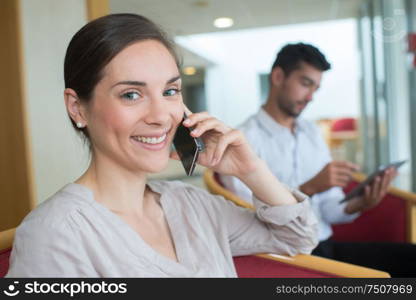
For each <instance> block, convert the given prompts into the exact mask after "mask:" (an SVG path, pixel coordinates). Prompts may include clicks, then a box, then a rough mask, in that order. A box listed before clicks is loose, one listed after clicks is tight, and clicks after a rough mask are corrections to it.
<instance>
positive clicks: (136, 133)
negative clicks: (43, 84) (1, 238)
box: [7, 14, 316, 277]
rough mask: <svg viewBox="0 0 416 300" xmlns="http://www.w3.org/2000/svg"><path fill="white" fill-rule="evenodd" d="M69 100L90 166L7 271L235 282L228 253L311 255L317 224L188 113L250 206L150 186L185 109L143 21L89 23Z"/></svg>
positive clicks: (74, 62) (23, 229)
mask: <svg viewBox="0 0 416 300" xmlns="http://www.w3.org/2000/svg"><path fill="white" fill-rule="evenodd" d="M65 87H66V88H65V91H64V98H65V105H66V108H67V112H68V115H69V118H70V120H71V122H72V124H73V126H74V128H75V129H76V130H77V131H79V132H80V134H81V135H83V136H84V138H86V139H87V140H88V142H89V143H90V149H91V154H92V155H91V162H90V165H89V167H88V169H87V170H86V171H85V173H84V174H82V175H81V176H80V177H79V178H78V179H77V180H76V181H75V182H73V183H69V184H67V185H66V186H64V187H63V188H62V189H61V190H59V191H58V192H57V193H56V194H55V195H53V196H52V197H51V198H49V199H48V200H47V201H45V202H43V203H42V204H41V205H40V206H39V207H38V208H36V209H35V210H34V211H32V212H31V213H30V214H29V215H28V216H27V217H26V218H25V219H24V220H23V222H22V224H21V225H20V226H19V227H18V228H17V231H16V237H15V240H14V245H13V251H12V254H11V264H10V270H9V272H8V274H7V276H8V277H25V276H26V277H212V276H214V277H235V276H236V271H235V268H234V264H233V260H232V256H233V255H246V254H254V253H260V252H274V253H278V254H289V255H294V254H297V253H310V252H311V250H312V249H313V248H314V247H315V245H316V219H315V218H314V216H313V214H312V212H311V210H310V206H309V201H308V199H307V197H306V196H305V195H303V194H302V193H299V192H298V191H295V190H292V191H289V190H288V189H286V188H285V187H284V186H283V185H282V184H281V183H280V182H279V181H278V180H277V179H276V178H275V177H274V176H273V175H272V173H271V172H270V171H269V169H268V168H267V166H266V165H265V163H264V162H262V161H261V160H260V159H259V158H258V157H257V156H256V155H255V154H254V152H253V151H252V149H251V148H250V146H249V145H248V143H247V141H246V139H245V137H244V136H243V135H242V134H241V132H239V131H237V130H234V129H232V128H229V127H228V126H226V125H225V124H223V123H222V122H220V121H219V120H217V119H215V118H213V117H211V116H210V115H209V114H208V113H193V114H192V113H190V112H187V114H188V116H187V119H186V120H185V121H184V122H183V123H182V124H183V125H184V126H186V127H193V128H194V130H193V131H192V132H191V135H192V136H193V137H195V138H197V137H198V138H201V139H203V141H204V144H205V151H204V152H202V153H201V155H200V156H199V158H198V163H199V164H201V165H203V166H205V167H210V168H212V169H213V170H214V171H216V172H218V173H221V174H226V175H233V176H236V177H238V178H239V179H240V180H242V181H243V182H244V183H245V184H246V185H247V186H248V187H249V188H250V189H251V190H252V192H253V195H255V196H254V203H256V205H257V207H258V208H259V209H258V210H257V211H256V212H254V211H251V210H245V209H241V208H237V207H236V206H234V205H233V204H231V203H230V202H227V201H226V200H224V199H223V198H222V197H219V196H214V195H211V194H209V193H208V192H206V191H204V190H201V189H198V188H196V187H192V186H189V185H186V184H183V183H181V182H167V181H153V182H147V180H146V176H147V174H149V173H157V172H160V171H162V170H163V169H164V168H165V167H166V166H167V164H168V160H169V159H170V158H176V157H177V155H176V154H174V153H170V146H171V144H172V140H173V136H174V134H175V131H176V128H177V127H178V125H179V124H180V123H181V122H182V117H183V115H184V112H185V111H186V108H185V106H184V104H183V101H182V95H181V78H180V73H179V64H178V59H177V56H176V54H175V51H174V48H173V46H172V43H171V42H170V41H169V39H168V38H166V36H165V35H164V34H163V32H162V31H161V30H160V29H159V28H158V27H157V26H156V25H155V24H153V23H152V22H151V21H150V20H148V19H146V18H144V17H142V16H138V15H133V14H114V15H109V16H105V17H102V18H99V19H97V20H95V21H92V22H90V23H88V24H87V25H85V26H84V27H83V28H81V29H80V31H78V32H77V33H76V34H75V36H74V37H73V38H72V40H71V42H70V44H69V46H68V49H67V53H66V58H65Z"/></svg>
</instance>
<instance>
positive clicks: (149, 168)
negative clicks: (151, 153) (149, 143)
mask: <svg viewBox="0 0 416 300" xmlns="http://www.w3.org/2000/svg"><path fill="white" fill-rule="evenodd" d="M167 167H168V160H166V162H164V161H163V162H162V161H158V162H156V163H154V164H151V165H146V166H143V168H142V170H143V171H144V172H146V173H149V174H157V173H160V172H163V171H164V170H166V168H167Z"/></svg>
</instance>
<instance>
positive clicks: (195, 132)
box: [191, 129, 199, 134]
mask: <svg viewBox="0 0 416 300" xmlns="http://www.w3.org/2000/svg"><path fill="white" fill-rule="evenodd" d="M198 132H199V130H198V129H194V130H192V131H191V133H192V134H198Z"/></svg>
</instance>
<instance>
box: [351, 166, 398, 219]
mask: <svg viewBox="0 0 416 300" xmlns="http://www.w3.org/2000/svg"><path fill="white" fill-rule="evenodd" d="M396 176H397V170H396V169H395V168H388V169H387V170H386V171H384V172H383V174H382V175H381V176H377V177H376V178H375V179H374V182H373V183H372V184H371V186H366V187H365V192H364V195H363V196H362V197H356V198H354V199H351V200H350V201H349V202H348V204H347V206H345V212H346V213H347V214H353V213H356V212H359V211H364V210H368V209H371V208H373V207H375V206H377V205H378V204H379V203H380V202H381V200H382V199H383V198H384V196H385V195H386V194H387V189H388V187H389V185H390V183H391V181H392V180H393V179H394V177H396Z"/></svg>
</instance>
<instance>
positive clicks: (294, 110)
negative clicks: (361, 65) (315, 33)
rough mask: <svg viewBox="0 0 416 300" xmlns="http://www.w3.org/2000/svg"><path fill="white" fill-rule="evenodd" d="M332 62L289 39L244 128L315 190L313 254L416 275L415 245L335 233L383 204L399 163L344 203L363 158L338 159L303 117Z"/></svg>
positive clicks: (231, 182)
mask: <svg viewBox="0 0 416 300" xmlns="http://www.w3.org/2000/svg"><path fill="white" fill-rule="evenodd" d="M329 69H330V64H329V63H328V61H327V60H326V58H325V56H324V55H323V54H322V53H321V52H320V51H319V50H318V49H317V48H316V47H314V46H312V45H308V44H303V43H299V44H289V45H286V46H285V47H283V48H282V49H281V51H280V52H279V53H278V55H277V57H276V60H275V62H274V63H273V66H272V69H271V72H270V77H269V81H270V89H269V94H268V98H267V102H266V104H265V105H263V106H262V107H261V108H260V110H259V112H258V113H257V114H255V115H253V116H251V117H250V118H249V119H248V120H246V121H245V122H244V123H243V124H242V125H241V126H240V130H242V131H243V132H244V134H245V135H246V137H247V139H248V140H249V142H250V143H251V145H252V146H253V148H254V149H255V151H256V152H257V154H258V155H259V156H260V157H261V158H262V159H263V160H264V161H266V163H267V164H268V165H269V167H270V169H271V170H272V172H273V173H274V174H275V176H277V177H278V178H279V180H281V181H282V182H283V183H285V184H287V185H288V186H290V187H296V188H298V189H299V190H300V191H302V192H303V193H305V194H307V195H309V196H310V199H311V204H312V207H313V209H314V212H315V214H316V215H317V217H318V220H319V222H320V224H319V240H320V243H319V245H318V247H317V248H316V249H315V250H314V252H313V254H314V255H319V256H323V257H327V258H332V259H336V260H340V261H345V262H350V263H353V264H358V265H363V266H367V267H371V268H376V269H380V270H385V271H387V272H389V273H390V274H391V275H392V276H393V277H398V276H400V277H405V276H413V277H414V276H415V274H416V269H415V267H416V256H415V253H416V245H411V244H394V243H341V242H335V241H333V240H331V236H332V229H331V224H338V223H347V222H351V221H353V220H354V219H355V218H357V217H358V216H359V215H360V213H361V212H363V211H365V210H368V209H371V208H373V207H375V206H377V204H379V203H380V201H381V199H382V198H383V197H384V196H385V194H386V192H387V188H388V186H389V184H390V182H391V180H392V179H393V178H394V176H395V175H396V171H395V170H394V169H392V168H390V169H388V170H387V171H385V172H384V173H383V175H381V176H378V177H377V178H376V179H375V180H374V182H373V183H372V184H371V186H367V187H366V189H365V193H364V195H363V196H359V197H355V198H353V199H351V200H350V201H347V202H345V203H342V204H341V203H340V201H341V200H342V199H343V198H344V196H345V195H344V193H343V190H342V187H345V186H346V185H347V183H348V182H349V181H350V179H351V175H352V173H353V172H355V171H357V170H358V166H356V165H355V164H353V163H350V162H348V161H334V160H332V158H331V155H330V151H329V149H328V146H327V145H326V143H325V142H324V140H323V138H322V136H321V133H320V131H319V129H318V127H317V126H316V125H315V124H314V123H312V122H310V121H306V120H304V119H302V118H300V117H299V116H300V115H301V113H302V111H303V110H304V109H305V107H306V106H307V105H308V104H309V103H310V102H311V101H312V98H313V95H314V93H315V92H316V90H317V89H318V88H319V87H320V83H321V79H322V75H323V73H324V72H325V71H327V70H329ZM222 181H223V183H224V185H225V186H226V187H227V188H228V189H229V190H231V191H233V192H234V193H236V194H237V195H238V196H240V197H242V198H243V199H245V200H246V201H249V202H251V192H250V190H249V189H248V188H247V187H245V186H244V184H243V183H242V182H240V181H239V180H238V179H236V178H233V177H229V176H222ZM388 261H389V263H388Z"/></svg>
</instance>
